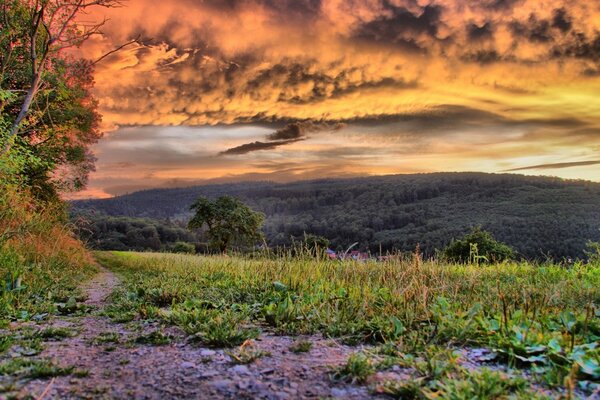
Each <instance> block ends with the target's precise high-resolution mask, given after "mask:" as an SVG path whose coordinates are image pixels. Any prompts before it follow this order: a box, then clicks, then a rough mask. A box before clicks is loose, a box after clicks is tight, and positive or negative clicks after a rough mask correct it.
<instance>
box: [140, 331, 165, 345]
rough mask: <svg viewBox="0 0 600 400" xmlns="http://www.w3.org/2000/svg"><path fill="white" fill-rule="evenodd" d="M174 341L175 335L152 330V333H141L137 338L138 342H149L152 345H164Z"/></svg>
mask: <svg viewBox="0 0 600 400" xmlns="http://www.w3.org/2000/svg"><path fill="white" fill-rule="evenodd" d="M172 341H173V336H172V335H170V334H165V333H163V332H161V331H152V332H150V333H147V334H144V335H140V336H138V337H137V338H135V342H136V343H140V344H149V345H152V346H164V345H167V344H169V343H171V342H172Z"/></svg>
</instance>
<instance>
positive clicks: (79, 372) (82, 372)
mask: <svg viewBox="0 0 600 400" xmlns="http://www.w3.org/2000/svg"><path fill="white" fill-rule="evenodd" d="M72 375H73V376H75V377H77V378H87V377H88V376H90V370H89V369H82V368H78V369H75V370H74V371H73V372H72Z"/></svg>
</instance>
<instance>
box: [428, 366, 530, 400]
mask: <svg viewBox="0 0 600 400" xmlns="http://www.w3.org/2000/svg"><path fill="white" fill-rule="evenodd" d="M528 386H529V384H528V382H527V381H526V380H525V379H523V378H512V377H509V376H507V375H506V374H503V373H500V372H493V371H490V370H489V369H487V368H484V369H482V370H481V371H478V372H471V373H469V374H468V375H467V376H466V377H465V378H463V379H456V380H448V381H444V382H441V383H438V385H437V387H438V389H439V391H440V398H443V399H448V400H464V399H498V398H505V397H508V396H509V395H512V394H516V393H519V392H522V391H523V390H524V389H525V388H527V387H528Z"/></svg>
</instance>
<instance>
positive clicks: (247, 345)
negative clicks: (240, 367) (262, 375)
mask: <svg viewBox="0 0 600 400" xmlns="http://www.w3.org/2000/svg"><path fill="white" fill-rule="evenodd" d="M226 354H227V355H228V356H230V357H231V358H232V360H233V361H234V362H235V363H236V364H252V363H253V362H254V361H256V360H258V359H259V358H262V357H268V356H270V355H271V353H269V352H268V351H263V350H260V349H256V348H254V346H253V345H252V343H251V342H250V341H246V342H244V343H243V344H242V345H241V346H240V347H239V349H238V350H237V351H235V352H233V351H227V352H226Z"/></svg>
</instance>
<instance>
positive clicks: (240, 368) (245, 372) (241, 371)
mask: <svg viewBox="0 0 600 400" xmlns="http://www.w3.org/2000/svg"><path fill="white" fill-rule="evenodd" d="M229 371H231V372H235V373H236V374H242V375H248V374H249V373H250V370H249V369H248V367H246V366H245V365H236V366H235V367H232V368H230V369H229Z"/></svg>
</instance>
